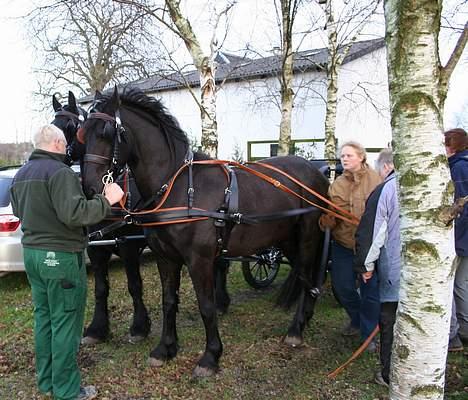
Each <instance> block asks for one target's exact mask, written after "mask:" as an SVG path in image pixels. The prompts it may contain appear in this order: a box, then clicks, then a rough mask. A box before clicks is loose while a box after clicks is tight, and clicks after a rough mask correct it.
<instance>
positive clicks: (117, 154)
mask: <svg viewBox="0 0 468 400" xmlns="http://www.w3.org/2000/svg"><path fill="white" fill-rule="evenodd" d="M126 129H128V128H124V126H123V125H122V121H121V117H120V97H119V92H118V90H117V87H115V88H114V92H113V93H112V95H111V96H105V95H103V94H101V93H100V92H99V91H96V94H95V96H94V101H93V104H92V106H91V109H90V112H89V114H88V118H87V120H86V122H85V124H84V125H83V134H82V135H81V140H83V141H84V145H85V148H86V154H85V156H84V159H83V164H84V165H83V171H82V179H83V188H84V190H85V193H86V195H87V196H89V197H91V196H93V195H94V194H96V193H101V192H102V189H103V186H104V184H105V183H110V182H112V181H115V180H116V178H117V176H118V175H119V174H120V173H121V172H122V170H123V168H124V166H125V165H126V164H127V162H128V161H129V159H130V157H131V150H132V149H131V143H130V141H129V140H128V135H127V131H126Z"/></svg>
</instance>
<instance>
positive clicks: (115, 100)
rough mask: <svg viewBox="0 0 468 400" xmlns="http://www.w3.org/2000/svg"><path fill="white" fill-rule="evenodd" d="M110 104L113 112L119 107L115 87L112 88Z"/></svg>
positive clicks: (117, 91) (117, 93) (117, 92)
mask: <svg viewBox="0 0 468 400" xmlns="http://www.w3.org/2000/svg"><path fill="white" fill-rule="evenodd" d="M110 104H112V106H113V108H114V109H115V110H116V109H117V108H119V106H120V96H119V90H118V89H117V85H115V86H114V93H112V97H111V99H110Z"/></svg>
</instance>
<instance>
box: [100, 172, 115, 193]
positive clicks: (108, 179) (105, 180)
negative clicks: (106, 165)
mask: <svg viewBox="0 0 468 400" xmlns="http://www.w3.org/2000/svg"><path fill="white" fill-rule="evenodd" d="M112 175H113V172H112V171H111V170H109V169H108V170H107V174H105V175H104V176H103V177H102V179H101V181H102V184H103V185H104V188H105V187H106V186H107V185H110V184H111V183H114V178H113V177H112ZM102 193H103V194H104V189H103V190H102Z"/></svg>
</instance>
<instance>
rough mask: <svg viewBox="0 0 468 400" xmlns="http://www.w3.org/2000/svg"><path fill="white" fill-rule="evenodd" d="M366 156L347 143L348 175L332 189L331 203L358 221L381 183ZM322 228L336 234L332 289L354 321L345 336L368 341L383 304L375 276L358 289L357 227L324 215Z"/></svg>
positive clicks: (343, 149) (344, 161) (344, 150)
mask: <svg viewBox="0 0 468 400" xmlns="http://www.w3.org/2000/svg"><path fill="white" fill-rule="evenodd" d="M366 156H367V155H366V151H365V149H364V148H363V147H362V146H361V145H360V144H359V143H356V142H346V143H345V144H343V146H341V149H340V158H341V163H342V165H343V169H344V172H343V174H342V175H341V176H339V177H338V178H337V179H336V180H335V181H334V182H333V184H332V185H331V186H330V189H329V196H330V200H331V201H332V202H333V203H335V204H336V205H338V206H340V207H342V208H344V209H345V210H347V211H349V212H351V213H352V214H354V215H355V216H356V217H358V218H360V217H361V215H362V214H363V212H364V209H365V204H366V200H367V197H369V194H370V193H371V192H372V191H373V190H374V188H375V187H376V186H377V185H378V184H379V183H380V182H381V179H380V176H379V175H378V173H377V172H375V171H374V170H373V169H372V168H370V167H369V165H368V164H367V163H366ZM320 226H321V228H322V229H325V228H327V227H328V228H330V229H331V231H332V238H333V240H332V247H331V260H332V264H331V278H332V286H333V289H334V292H335V295H336V297H337V298H338V300H339V302H340V303H341V305H342V306H343V307H344V309H345V310H346V312H347V314H348V316H349V318H350V323H349V324H348V326H346V328H345V329H344V331H343V335H345V336H353V335H358V334H359V333H360V334H361V337H362V338H363V339H365V338H367V337H368V336H369V335H370V334H371V332H372V331H373V330H374V328H375V326H376V325H377V324H378V321H379V313H380V302H379V292H378V285H377V278H376V277H375V276H374V277H373V278H372V279H370V280H368V281H367V282H363V281H362V280H359V289H360V290H359V291H358V290H357V289H358V288H357V285H356V281H357V279H358V278H359V277H358V276H357V274H356V273H355V272H354V271H353V257H354V234H355V232H356V228H357V227H356V226H355V225H352V224H351V223H349V222H346V221H343V220H341V219H337V218H334V217H333V216H331V215H322V217H321V219H320ZM372 346H375V345H374V344H372Z"/></svg>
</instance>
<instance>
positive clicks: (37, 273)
mask: <svg viewBox="0 0 468 400" xmlns="http://www.w3.org/2000/svg"><path fill="white" fill-rule="evenodd" d="M24 264H25V268H26V273H27V275H28V279H29V283H30V285H31V289H32V298H33V303H34V345H35V352H36V374H37V384H38V387H39V390H40V391H41V392H42V393H47V392H52V393H53V395H54V399H58V400H69V399H75V398H76V397H77V396H78V393H79V391H80V380H81V379H80V371H79V369H78V363H77V354H78V349H79V345H80V340H81V335H82V333H83V322H84V310H85V306H86V290H87V279H86V267H85V265H84V257H83V253H68V252H61V251H50V250H39V249H32V248H24Z"/></svg>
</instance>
